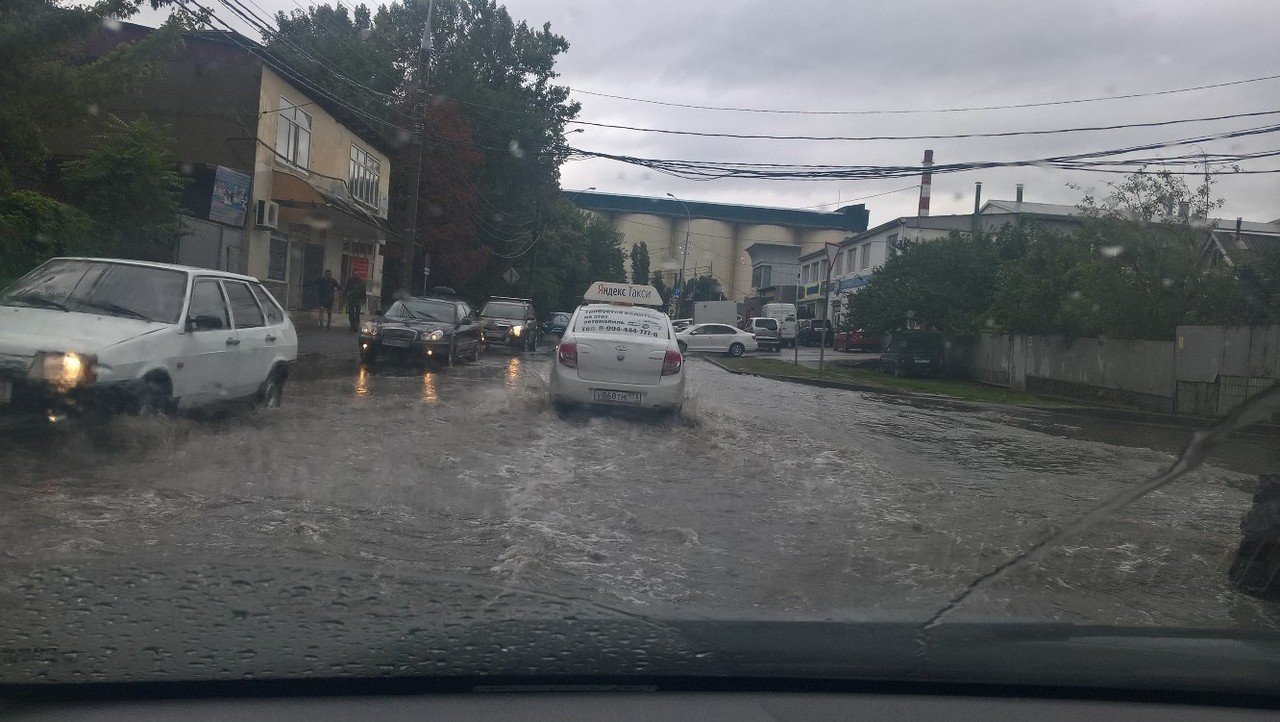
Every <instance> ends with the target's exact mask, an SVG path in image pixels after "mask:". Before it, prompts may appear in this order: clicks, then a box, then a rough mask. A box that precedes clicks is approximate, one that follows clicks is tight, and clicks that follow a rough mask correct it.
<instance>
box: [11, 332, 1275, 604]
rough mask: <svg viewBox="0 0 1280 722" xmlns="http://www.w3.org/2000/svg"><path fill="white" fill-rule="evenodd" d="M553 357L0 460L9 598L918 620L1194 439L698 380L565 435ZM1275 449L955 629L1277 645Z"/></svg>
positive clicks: (584, 420) (1195, 486)
mask: <svg viewBox="0 0 1280 722" xmlns="http://www.w3.org/2000/svg"><path fill="white" fill-rule="evenodd" d="M550 360H551V358H550V354H549V352H547V351H545V350H544V351H542V352H540V353H539V354H537V355H533V356H528V355H526V356H523V357H519V358H513V357H510V356H501V355H489V356H487V357H486V358H485V359H484V360H483V361H482V362H481V363H479V364H476V365H465V366H462V367H460V368H457V369H453V370H449V371H444V370H440V369H428V370H425V371H424V370H421V369H412V368H394V367H391V368H385V369H384V368H378V369H376V370H374V371H372V372H370V371H364V370H362V371H360V372H359V373H358V374H355V375H353V376H347V377H338V378H326V379H320V380H313V381H306V382H296V383H293V384H291V385H290V387H289V388H288V391H287V394H288V397H287V403H286V406H285V407H284V408H282V409H279V410H275V411H271V412H266V413H240V414H235V415H232V416H231V417H229V418H223V419H218V420H212V421H209V420H203V421H201V420H192V419H178V420H164V419H159V420H155V419H138V418H122V419H118V420H117V421H115V422H113V425H112V426H111V427H110V428H109V429H107V430H106V432H105V433H104V434H101V435H98V436H95V437H93V438H91V437H90V436H89V435H85V434H83V433H79V432H76V431H67V432H62V433H57V434H48V435H35V436H30V435H28V436H25V437H18V438H14V437H11V438H8V439H6V440H4V441H2V442H0V461H2V462H3V464H4V468H5V472H4V481H3V482H2V483H0V550H2V551H0V579H3V580H5V582H4V584H3V585H0V601H4V600H5V599H10V597H6V596H5V594H6V592H7V593H9V594H14V595H16V594H18V593H19V592H17V591H15V590H17V589H19V588H21V589H29V588H30V586H31V584H32V582H31V578H32V577H31V574H32V573H33V572H32V570H38V569H42V568H64V567H66V566H67V565H72V566H74V567H75V568H77V569H85V568H92V567H93V566H94V565H95V564H103V565H107V564H120V563H129V564H141V565H143V566H146V565H147V564H148V563H151V562H156V563H158V562H161V561H163V562H164V563H165V564H172V563H184V562H190V561H212V562H215V563H219V564H239V565H242V566H245V565H247V566H253V565H254V564H255V560H261V563H262V564H264V565H265V564H278V563H281V562H290V563H293V562H296V563H323V564H326V565H329V566H330V567H336V568H341V569H350V570H353V571H356V570H358V571H359V572H360V573H369V572H371V571H372V572H377V570H381V569H394V570H398V571H400V572H404V573H412V574H426V575H430V574H448V575H454V576H456V577H461V578H472V579H476V580H478V581H483V583H484V584H486V585H490V586H492V587H494V588H508V589H519V590H529V591H533V592H536V593H547V594H554V595H557V596H559V597H565V598H574V599H585V600H590V601H592V602H594V603H599V604H601V605H607V606H608V607H609V608H614V609H622V610H628V611H634V612H640V613H643V614H652V615H658V616H661V615H663V614H680V615H707V616H739V617H740V616H743V615H746V616H759V617H766V618H779V617H786V618H793V617H794V618H835V619H861V618H875V617H877V616H878V615H885V616H890V615H901V614H909V615H918V616H919V617H921V618H923V617H927V616H928V614H929V613H930V612H932V611H933V610H935V609H937V608H939V607H941V606H942V605H943V604H944V603H945V602H946V600H947V599H948V598H950V597H952V596H953V595H955V594H956V593H958V592H959V591H961V590H962V589H964V588H965V586H966V585H967V584H969V583H970V581H971V580H973V579H974V578H976V577H978V576H980V575H981V574H983V573H984V572H986V571H988V570H990V569H991V568H992V567H994V566H995V565H997V564H998V563H1000V562H1002V561H1004V560H1005V559H1007V558H1008V557H1009V555H1011V554H1014V553H1016V552H1017V551H1019V550H1021V549H1024V548H1026V546H1027V545H1029V544H1030V543H1032V542H1034V541H1035V540H1037V539H1039V538H1041V537H1043V536H1044V535H1047V534H1048V533H1049V532H1050V531H1051V530H1052V529H1053V528H1055V527H1056V526H1058V525H1060V524H1062V523H1064V522H1066V521H1067V520H1069V519H1070V518H1072V517H1073V516H1075V515H1077V514H1078V513H1080V512H1081V511H1083V510H1085V509H1087V508H1089V507H1091V506H1093V505H1094V504H1095V503H1096V502H1097V501H1098V500H1100V499H1102V498H1104V497H1105V496H1107V495H1109V494H1111V493H1113V492H1115V491H1116V490H1117V489H1119V488H1122V487H1123V486H1125V485H1128V484H1132V483H1135V482H1137V481H1139V480H1141V479H1144V478H1147V477H1150V476H1152V475H1154V474H1156V473H1157V472H1158V471H1160V470H1161V469H1163V468H1165V467H1167V466H1168V465H1169V464H1170V463H1171V461H1172V460H1173V458H1174V455H1175V454H1176V452H1177V450H1178V449H1179V448H1180V447H1181V445H1182V443H1183V441H1184V439H1185V435H1186V431H1185V430H1177V429H1165V428H1157V427H1148V426H1134V425H1131V424H1125V423H1118V422H1099V421H1095V420H1086V419H1082V418H1077V417H1070V416H1065V415H1057V414H1050V413H1043V412H1034V411H1009V410H1007V409H1002V408H995V407H979V406H974V405H962V404H950V403H946V402H937V401H924V400H919V399H912V400H907V399H904V398H897V397H889V396H881V395H875V394H862V393H856V392H844V391H827V390H822V389H817V388H812V387H807V386H796V385H789V384H784V383H780V382H775V381H769V380H765V379H760V378H755V377H746V376H734V375H731V374H728V373H726V372H724V371H721V370H719V369H718V368H716V367H714V366H712V365H710V364H708V363H706V362H704V361H699V360H694V361H691V362H690V364H689V375H690V383H691V398H690V401H689V402H688V403H687V404H686V409H685V412H684V413H683V415H682V417H681V418H680V419H677V420H671V419H665V420H664V419H653V418H630V417H618V416H596V415H590V416H589V415H580V416H573V417H570V418H568V419H560V418H558V417H557V416H556V415H555V414H554V412H553V411H552V410H550V409H549V408H548V406H547V403H546V400H545V393H546V391H545V389H546V385H545V376H546V373H547V364H548V363H549V362H550ZM1275 446H1276V445H1275V444H1273V443H1270V442H1268V441H1263V440H1249V439H1240V440H1232V441H1229V442H1227V443H1226V444H1224V445H1223V446H1221V447H1220V448H1219V449H1218V451H1217V455H1216V456H1215V457H1214V458H1213V459H1212V460H1211V463H1210V464H1209V465H1208V466H1206V467H1204V468H1202V469H1200V470H1198V471H1196V472H1194V473H1193V474H1191V475H1189V476H1188V477H1186V478H1184V479H1183V480H1181V481H1179V482H1177V483H1176V484H1174V485H1172V486H1171V487H1169V488H1167V489H1165V490H1163V491H1161V492H1157V493H1155V494H1152V495H1151V496H1149V497H1148V498H1145V499H1142V500H1140V501H1139V502H1138V503H1137V504H1135V505H1134V506H1133V507H1132V508H1131V509H1128V510H1126V511H1125V512H1124V513H1122V514H1119V515H1117V516H1116V517H1114V518H1112V519H1110V520H1108V521H1107V522H1105V523H1103V524H1101V525H1099V526H1097V527H1095V528H1094V529H1092V530H1091V531H1090V532H1089V533H1087V534H1086V535H1084V536H1082V537H1080V538H1077V539H1074V540H1072V541H1070V542H1069V543H1067V544H1066V545H1063V546H1061V547H1058V548H1056V549H1054V550H1053V551H1052V552H1051V553H1050V554H1049V555H1048V556H1047V557H1046V558H1045V559H1043V560H1042V561H1040V562H1038V563H1036V564H1032V565H1027V566H1026V567H1025V568H1017V569H1015V570H1014V571H1013V573H1011V574H1010V575H1009V576H1008V577H1007V578H1006V579H1004V580H1002V581H1001V582H1000V583H999V584H997V585H995V586H993V587H991V588H990V589H988V590H984V591H983V592H981V593H979V594H976V595H974V597H972V598H971V599H969V600H968V601H967V602H966V603H965V605H964V606H963V608H962V609H960V610H957V613H956V615H955V616H956V617H957V618H971V619H985V618H1018V619H1037V620H1060V621H1068V622H1077V623H1101V624H1126V625H1140V626H1148V625H1160V626H1166V625H1168V626H1190V627H1249V628H1268V629H1274V628H1276V627H1277V625H1278V624H1280V609H1277V608H1276V607H1275V606H1274V605H1268V604H1266V603H1263V602H1259V601H1257V600H1253V599H1251V598H1249V597H1246V596H1243V595H1239V594H1237V593H1235V592H1234V591H1233V590H1232V589H1231V588H1230V587H1229V585H1228V584H1227V583H1226V570H1227V567H1228V566H1229V564H1230V562H1231V558H1232V556H1233V554H1234V551H1235V545H1236V544H1237V543H1238V541H1239V526H1238V525H1239V521H1240V517H1241V515H1242V514H1243V513H1244V512H1245V511H1246V510H1247V509H1248V506H1249V493H1250V490H1251V484H1252V481H1253V480H1254V479H1255V478H1256V474H1257V473H1260V472H1262V471H1267V470H1274V469H1277V468H1280V449H1277V448H1275ZM148 560H151V562H148ZM23 584H25V585H26V586H22V585H23Z"/></svg>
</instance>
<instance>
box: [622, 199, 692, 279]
mask: <svg viewBox="0 0 1280 722" xmlns="http://www.w3.org/2000/svg"><path fill="white" fill-rule="evenodd" d="M613 228H614V230H616V231H617V232H619V233H621V234H622V239H623V240H622V255H623V257H624V259H625V261H624V262H625V266H626V271H627V277H628V278H630V277H631V249H632V248H634V247H635V246H637V245H639V244H640V243H644V244H645V247H647V248H648V249H649V268H650V269H651V270H652V271H660V270H663V269H664V268H665V267H666V264H672V263H674V265H673V266H671V267H672V268H679V267H680V259H679V256H678V255H676V254H677V252H678V250H679V249H678V247H677V245H676V242H675V240H674V234H673V230H672V228H673V223H672V219H671V218H666V217H663V216H653V215H649V214H647V213H619V214H617V215H615V216H614V217H613ZM680 238H681V239H683V238H684V228H683V226H682V227H681V233H680ZM673 256H674V258H673Z"/></svg>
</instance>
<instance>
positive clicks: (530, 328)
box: [480, 297, 541, 351]
mask: <svg viewBox="0 0 1280 722" xmlns="http://www.w3.org/2000/svg"><path fill="white" fill-rule="evenodd" d="M480 323H481V324H483V325H484V342H485V344H486V345H490V346H507V347H510V348H523V349H525V350H526V351H533V350H535V349H537V348H538V337H539V335H540V334H541V329H540V328H539V326H538V314H537V313H535V312H534V310H533V301H530V300H529V299H527V298H502V297H494V298H490V299H489V302H488V303H486V304H485V305H484V308H482V309H481V310H480Z"/></svg>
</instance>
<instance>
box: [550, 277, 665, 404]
mask: <svg viewBox="0 0 1280 722" xmlns="http://www.w3.org/2000/svg"><path fill="white" fill-rule="evenodd" d="M583 300H584V301H585V302H586V303H585V304H584V305H582V306H579V307H578V310H576V311H574V312H573V316H572V317H570V319H569V325H568V328H566V329H565V332H564V336H562V337H561V339H560V343H559V344H558V345H557V346H556V357H555V361H554V362H553V363H552V366H551V402H552V403H553V404H554V405H556V406H557V407H560V408H563V407H564V406H566V405H570V404H588V405H603V406H621V407H632V408H641V409H663V410H670V411H678V410H679V409H680V406H681V405H682V404H683V403H684V380H685V374H684V355H683V354H681V353H680V349H679V347H678V346H677V345H676V338H675V334H674V333H673V332H672V330H671V320H670V319H669V318H667V316H666V314H664V313H662V312H661V311H659V310H657V308H655V306H661V305H662V297H661V296H660V295H659V294H658V291H657V290H656V289H654V288H653V287H652V286H643V285H631V284H625V283H606V282H597V283H593V284H591V287H590V288H589V289H587V292H586V293H585V294H583Z"/></svg>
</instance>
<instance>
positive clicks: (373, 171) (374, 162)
mask: <svg viewBox="0 0 1280 722" xmlns="http://www.w3.org/2000/svg"><path fill="white" fill-rule="evenodd" d="M381 174H382V164H381V163H379V162H378V159H377V158H374V157H373V156H371V155H369V153H368V152H367V151H365V149H364V148H361V147H359V146H357V145H356V144H355V143H352V144H351V176H350V188H351V197H352V198H355V199H356V200H358V201H360V202H361V203H363V204H365V205H367V206H371V207H373V208H377V207H378V178H379V176H380V175H381Z"/></svg>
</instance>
